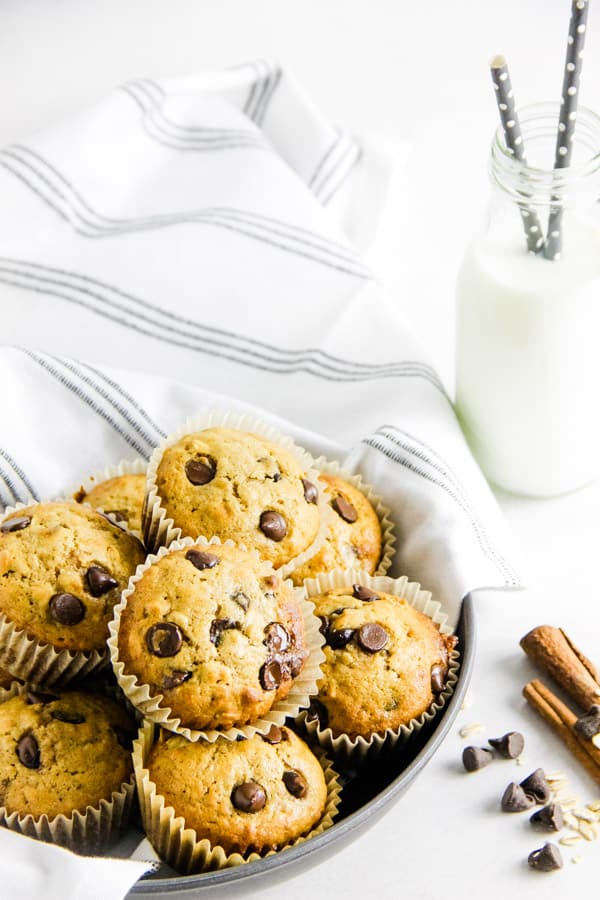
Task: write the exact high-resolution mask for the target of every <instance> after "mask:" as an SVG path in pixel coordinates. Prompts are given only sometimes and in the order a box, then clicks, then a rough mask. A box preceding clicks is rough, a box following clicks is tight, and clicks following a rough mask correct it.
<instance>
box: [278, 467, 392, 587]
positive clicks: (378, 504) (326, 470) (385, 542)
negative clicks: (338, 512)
mask: <svg viewBox="0 0 600 900" xmlns="http://www.w3.org/2000/svg"><path fill="white" fill-rule="evenodd" d="M314 466H315V468H316V469H317V470H318V471H319V473H323V474H325V475H333V476H334V477H336V478H342V479H343V480H344V481H347V482H349V483H350V484H351V485H352V486H353V487H355V488H356V490H358V491H360V492H361V494H364V496H365V497H366V498H367V500H368V501H369V503H370V504H371V506H372V507H373V509H374V510H375V512H376V514H377V518H378V519H379V524H380V525H381V556H380V557H379V562H378V564H377V568H376V569H375V572H374V574H375V575H387V573H388V571H389V569H390V567H391V565H392V562H393V561H394V553H395V548H396V534H395V530H394V523H393V522H392V518H391V515H392V511H391V510H390V508H389V506H386V504H385V503H384V502H383V499H382V498H381V496H380V495H379V494H377V493H376V492H375V490H374V489H373V488H372V487H371V485H369V484H366V483H365V482H364V481H363V479H362V477H361V476H360V475H359V474H352V473H351V472H348V471H347V470H346V469H344V468H343V467H342V466H341V465H340V464H339V463H338V462H337V461H336V460H330V459H327V458H326V457H325V456H319V457H318V459H316V460H315V462H314ZM319 492H320V493H323V487H322V483H321V486H320V488H319ZM327 506H329V505H328V504H327ZM317 552H318V551H317ZM311 555H312V556H314V555H315V554H311ZM309 559H310V557H309ZM357 565H360V561H357ZM296 568H299V566H295V567H294V569H293V570H292V575H293V574H294V572H295V570H296Z"/></svg>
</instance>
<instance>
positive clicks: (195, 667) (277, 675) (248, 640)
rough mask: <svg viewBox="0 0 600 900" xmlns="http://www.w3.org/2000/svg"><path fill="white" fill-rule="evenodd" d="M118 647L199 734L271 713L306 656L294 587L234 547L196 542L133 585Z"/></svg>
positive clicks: (128, 669)
mask: <svg viewBox="0 0 600 900" xmlns="http://www.w3.org/2000/svg"><path fill="white" fill-rule="evenodd" d="M117 648H118V659H119V662H121V663H122V664H123V670H124V674H125V675H133V676H135V678H136V679H137V682H138V683H139V684H143V685H147V686H148V688H149V690H150V693H151V695H152V696H156V695H162V696H163V698H164V699H163V700H162V701H161V706H162V707H163V708H165V707H168V708H170V709H171V710H172V715H173V716H176V717H178V718H179V719H181V724H182V725H183V726H184V727H189V728H193V729H200V730H209V729H228V728H231V727H234V726H241V725H245V724H247V723H251V722H253V721H254V720H256V719H257V718H259V717H260V716H263V715H264V714H265V713H267V712H268V711H269V710H270V709H271V708H272V707H273V705H274V704H275V703H277V702H278V701H279V700H283V699H284V698H285V697H286V696H287V695H288V693H289V691H290V689H291V687H292V684H293V681H294V679H295V678H296V677H297V676H298V675H299V674H300V672H301V671H302V669H303V667H304V663H305V660H306V658H307V656H308V650H307V646H306V641H305V635H304V622H303V619H302V611H301V609H300V606H299V604H298V602H297V600H296V597H295V595H294V591H293V588H292V587H291V586H290V585H289V584H288V583H286V582H284V581H282V579H281V578H280V577H279V576H278V575H276V574H275V573H274V572H273V569H272V567H271V566H270V565H269V564H268V563H266V562H265V561H264V560H261V559H259V558H258V557H257V556H256V555H254V554H250V553H248V552H246V551H242V550H240V549H239V548H237V547H235V546H232V545H231V544H208V545H207V544H195V545H194V544H192V543H191V542H189V543H188V545H187V546H184V547H183V548H180V549H174V550H171V551H170V552H168V553H166V554H165V555H163V556H161V557H160V558H159V559H158V560H157V561H156V562H155V563H153V564H152V565H151V566H149V567H148V568H147V569H146V570H145V571H144V572H143V574H142V576H141V578H140V579H139V581H137V582H136V583H135V585H134V589H133V592H132V593H131V594H130V595H129V596H128V597H127V602H126V606H125V608H124V609H123V610H122V612H121V615H120V621H119V625H118V637H117ZM113 662H114V660H113ZM121 683H122V686H123V688H124V690H125V691H126V693H128V695H129V697H130V699H131V700H132V702H134V703H135V702H136V696H135V693H133V692H132V688H131V685H129V686H128V685H127V684H126V683H125V682H124V681H123V680H121Z"/></svg>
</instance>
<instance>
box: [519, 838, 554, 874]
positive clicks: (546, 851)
mask: <svg viewBox="0 0 600 900" xmlns="http://www.w3.org/2000/svg"><path fill="white" fill-rule="evenodd" d="M527 862H528V863H529V866H530V868H532V869H536V870H537V871H538V872H553V871H554V870H555V869H562V867H563V860H562V856H561V855H560V850H559V849H558V847H557V846H556V844H544V846H543V847H541V848H540V849H539V850H534V851H533V853H530V854H529V856H528V857H527Z"/></svg>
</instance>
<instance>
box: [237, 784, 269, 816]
mask: <svg viewBox="0 0 600 900" xmlns="http://www.w3.org/2000/svg"><path fill="white" fill-rule="evenodd" d="M231 802H232V803H233V805H234V806H235V808H236V809H239V811H240V812H247V813H255V812H259V811H260V810H261V809H262V808H263V806H264V805H265V803H266V802H267V795H266V792H265V789H264V787H262V785H260V784H258V782H256V781H245V782H244V783H243V784H238V786H237V787H235V788H234V789H233V790H232V792H231Z"/></svg>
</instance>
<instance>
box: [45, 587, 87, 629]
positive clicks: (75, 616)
mask: <svg viewBox="0 0 600 900" xmlns="http://www.w3.org/2000/svg"><path fill="white" fill-rule="evenodd" d="M49 609H50V615H51V616H52V618H53V619H55V620H56V621H57V622H59V623H60V624H61V625H78V624H79V622H81V620H82V619H83V618H84V616H85V606H84V604H83V601H82V600H80V599H79V597H76V596H75V595H74V594H66V593H64V594H54V596H52V597H50V603H49Z"/></svg>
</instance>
